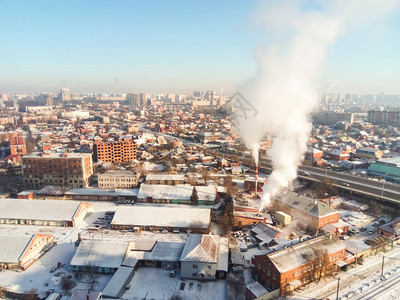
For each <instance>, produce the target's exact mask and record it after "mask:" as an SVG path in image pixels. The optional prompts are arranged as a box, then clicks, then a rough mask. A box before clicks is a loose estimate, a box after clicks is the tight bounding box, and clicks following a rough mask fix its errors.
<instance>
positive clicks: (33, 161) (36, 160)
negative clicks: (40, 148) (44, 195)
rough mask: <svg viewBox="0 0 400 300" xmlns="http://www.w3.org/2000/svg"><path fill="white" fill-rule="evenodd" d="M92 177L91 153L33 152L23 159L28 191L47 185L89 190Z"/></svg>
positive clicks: (24, 176) (25, 182) (23, 170)
mask: <svg viewBox="0 0 400 300" xmlns="http://www.w3.org/2000/svg"><path fill="white" fill-rule="evenodd" d="M92 175H93V167H92V155H91V154H90V153H61V154H60V153H43V152H33V153H31V154H29V155H25V156H23V157H22V177H23V181H24V184H25V186H26V187H27V188H28V189H38V188H42V187H44V186H46V185H56V186H70V187H75V188H87V187H89V185H90V183H91V180H92Z"/></svg>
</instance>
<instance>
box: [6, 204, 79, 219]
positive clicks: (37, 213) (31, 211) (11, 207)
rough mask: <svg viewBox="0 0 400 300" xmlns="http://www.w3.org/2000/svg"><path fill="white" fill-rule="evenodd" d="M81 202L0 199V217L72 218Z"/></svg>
mask: <svg viewBox="0 0 400 300" xmlns="http://www.w3.org/2000/svg"><path fill="white" fill-rule="evenodd" d="M81 203H82V202H78V201H63V200H26V199H0V219H24V220H44V221H65V220H72V219H73V217H74V215H75V212H76V211H77V209H78V208H79V206H80V205H81Z"/></svg>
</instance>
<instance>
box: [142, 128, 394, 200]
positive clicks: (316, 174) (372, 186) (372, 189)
mask: <svg viewBox="0 0 400 300" xmlns="http://www.w3.org/2000/svg"><path fill="white" fill-rule="evenodd" d="M141 130H142V131H145V132H152V131H151V130H148V129H145V128H143V127H141ZM154 133H156V132H154ZM156 134H161V135H162V136H164V138H166V139H169V140H170V139H180V140H182V142H183V143H185V144H187V145H191V146H197V147H200V148H203V147H204V145H202V144H200V143H196V142H193V141H188V140H185V139H182V138H180V137H176V136H173V135H170V134H167V133H160V132H157V133H156ZM219 153H220V155H221V156H223V157H224V158H227V159H229V158H230V157H231V156H230V155H229V154H226V153H221V152H219ZM239 159H240V161H241V162H242V163H243V164H248V161H249V158H248V157H245V156H239ZM259 169H260V171H272V165H271V162H270V160H268V159H265V158H260V165H259ZM298 177H299V178H301V179H305V180H310V181H320V180H322V179H323V178H326V177H328V178H330V179H331V180H332V182H333V185H335V186H336V187H337V188H339V189H342V190H345V191H348V192H354V193H356V194H360V195H364V196H370V197H373V198H377V199H381V200H384V201H389V202H391V203H394V204H396V205H398V204H400V185H399V184H394V183H389V182H384V181H375V180H372V179H368V178H364V177H360V176H355V175H351V174H346V173H340V172H335V171H331V170H328V169H321V168H317V167H311V166H299V168H298Z"/></svg>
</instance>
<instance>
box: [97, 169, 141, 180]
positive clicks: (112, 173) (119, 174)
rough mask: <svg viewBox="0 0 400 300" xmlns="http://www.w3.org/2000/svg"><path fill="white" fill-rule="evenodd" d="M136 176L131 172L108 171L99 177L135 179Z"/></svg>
mask: <svg viewBox="0 0 400 300" xmlns="http://www.w3.org/2000/svg"><path fill="white" fill-rule="evenodd" d="M133 176H135V174H134V173H133V172H132V171H130V170H108V171H106V172H104V173H103V174H100V175H99V176H98V177H99V178H100V177H133Z"/></svg>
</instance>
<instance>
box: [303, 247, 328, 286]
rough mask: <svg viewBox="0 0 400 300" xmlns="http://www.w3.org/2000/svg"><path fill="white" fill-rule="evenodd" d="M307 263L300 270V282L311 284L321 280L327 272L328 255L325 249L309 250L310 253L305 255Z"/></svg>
mask: <svg viewBox="0 0 400 300" xmlns="http://www.w3.org/2000/svg"><path fill="white" fill-rule="evenodd" d="M306 258H307V261H308V262H309V263H307V265H306V267H304V268H302V269H301V272H302V276H301V277H300V279H301V281H302V282H311V281H315V280H317V281H318V282H319V281H320V280H321V278H322V276H323V275H324V274H325V273H326V272H327V271H329V270H328V267H329V255H328V250H326V249H318V248H313V249H311V251H310V253H308V254H307V255H306Z"/></svg>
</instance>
